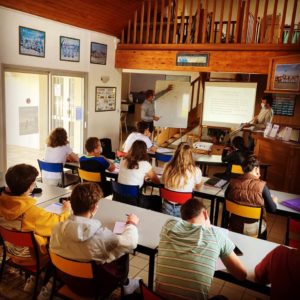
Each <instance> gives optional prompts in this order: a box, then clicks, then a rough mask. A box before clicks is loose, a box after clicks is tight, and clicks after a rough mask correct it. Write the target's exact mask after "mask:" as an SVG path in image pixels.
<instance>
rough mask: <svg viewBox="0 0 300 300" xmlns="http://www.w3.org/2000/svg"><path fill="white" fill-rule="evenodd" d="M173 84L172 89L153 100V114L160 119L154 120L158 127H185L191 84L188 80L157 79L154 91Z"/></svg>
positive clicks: (156, 91)
mask: <svg viewBox="0 0 300 300" xmlns="http://www.w3.org/2000/svg"><path fill="white" fill-rule="evenodd" d="M169 84H172V85H173V90H171V91H169V92H168V93H166V94H164V95H163V96H161V97H160V98H158V99H157V100H155V102H154V104H155V115H156V116H159V117H160V119H159V120H158V121H155V122H154V125H155V126H158V127H172V128H187V123H188V114H189V110H190V98H191V84H190V83H189V82H179V81H169V80H168V81H166V80H157V81H156V84H155V93H158V92H160V91H162V90H164V89H166V88H167V87H168V85H169Z"/></svg>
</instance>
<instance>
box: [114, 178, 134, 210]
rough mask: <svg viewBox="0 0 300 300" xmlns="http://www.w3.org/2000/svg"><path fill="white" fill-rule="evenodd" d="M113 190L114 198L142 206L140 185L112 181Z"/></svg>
mask: <svg viewBox="0 0 300 300" xmlns="http://www.w3.org/2000/svg"><path fill="white" fill-rule="evenodd" d="M111 184H112V190H113V200H115V201H118V202H122V203H126V204H130V205H135V206H140V201H139V198H140V187H139V186H138V185H127V184H122V183H119V182H116V181H111Z"/></svg>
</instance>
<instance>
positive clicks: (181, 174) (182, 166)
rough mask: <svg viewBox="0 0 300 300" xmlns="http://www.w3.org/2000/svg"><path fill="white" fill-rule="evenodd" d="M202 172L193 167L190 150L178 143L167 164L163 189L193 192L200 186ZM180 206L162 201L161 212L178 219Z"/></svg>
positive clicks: (188, 147) (187, 145) (187, 146)
mask: <svg viewBox="0 0 300 300" xmlns="http://www.w3.org/2000/svg"><path fill="white" fill-rule="evenodd" d="M201 178H202V172H201V170H200V168H198V167H196V166H195V162H194V159H193V155H192V149H191V147H190V145H189V144H187V143H180V144H179V145H178V147H177V149H176V151H175V154H174V156H173V158H172V159H171V161H170V162H169V163H167V165H166V167H165V169H164V172H163V176H162V181H163V183H164V186H165V188H167V189H169V190H172V191H177V192H188V193H189V192H193V189H194V187H195V186H199V185H200V184H201ZM180 207H181V206H180V205H179V204H175V203H171V202H169V201H166V200H164V201H163V205H162V212H163V213H166V214H170V215H174V216H177V217H180Z"/></svg>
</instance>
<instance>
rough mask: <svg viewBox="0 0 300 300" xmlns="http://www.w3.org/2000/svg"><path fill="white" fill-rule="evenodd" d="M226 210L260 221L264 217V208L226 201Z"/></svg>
mask: <svg viewBox="0 0 300 300" xmlns="http://www.w3.org/2000/svg"><path fill="white" fill-rule="evenodd" d="M226 210H227V211H228V212H230V213H231V214H234V215H237V216H240V217H244V218H250V219H257V220H260V219H261V217H262V207H261V206H259V207H257V206H256V207H255V206H248V205H242V204H238V203H235V202H232V201H230V200H227V199H226Z"/></svg>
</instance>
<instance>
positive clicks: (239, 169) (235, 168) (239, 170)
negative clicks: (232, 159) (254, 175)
mask: <svg viewBox="0 0 300 300" xmlns="http://www.w3.org/2000/svg"><path fill="white" fill-rule="evenodd" d="M231 173H232V174H244V171H243V169H242V166H241V165H231Z"/></svg>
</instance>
